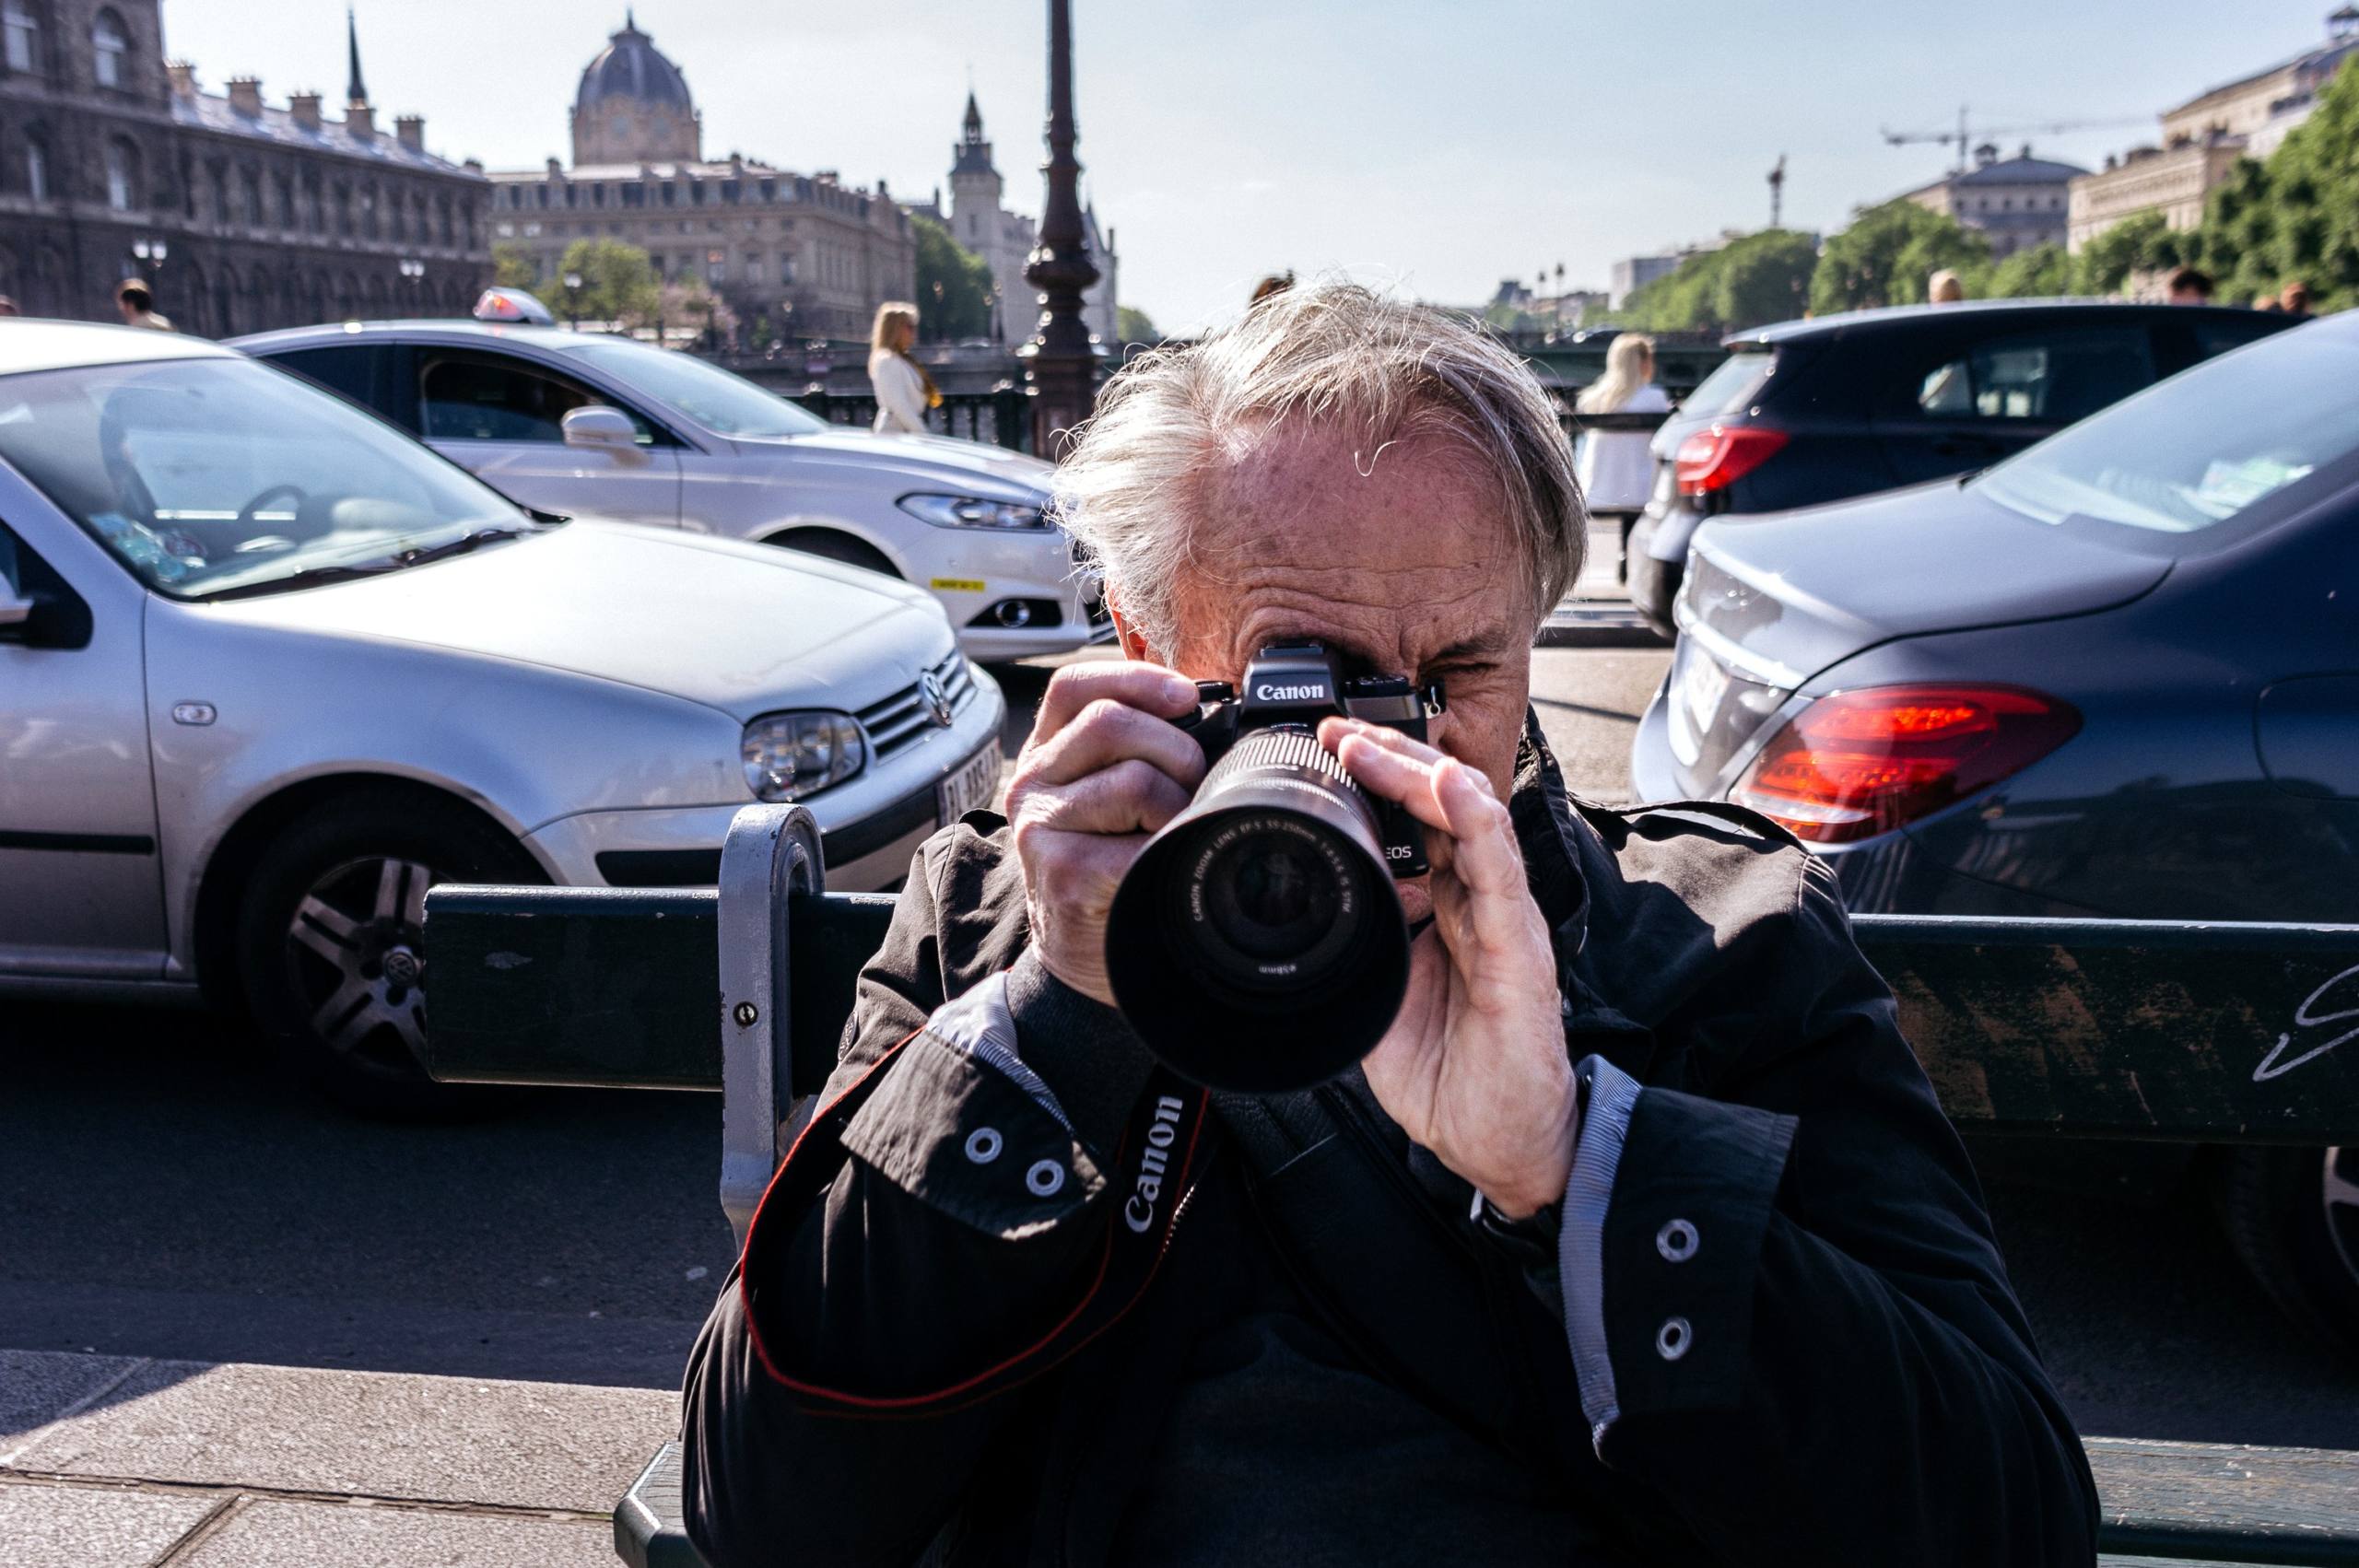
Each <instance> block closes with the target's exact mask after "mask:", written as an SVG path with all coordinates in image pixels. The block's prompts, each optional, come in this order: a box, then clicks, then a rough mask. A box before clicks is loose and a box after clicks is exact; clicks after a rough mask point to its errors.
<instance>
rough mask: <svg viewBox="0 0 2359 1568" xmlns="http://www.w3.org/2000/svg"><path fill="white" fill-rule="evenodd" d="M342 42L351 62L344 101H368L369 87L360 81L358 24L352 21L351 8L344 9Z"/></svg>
mask: <svg viewBox="0 0 2359 1568" xmlns="http://www.w3.org/2000/svg"><path fill="white" fill-rule="evenodd" d="M344 41H345V48H346V52H347V53H349V55H350V56H351V61H352V79H351V80H350V81H348V82H346V84H345V87H344V101H345V102H346V103H347V104H354V103H366V102H368V101H369V86H368V84H367V83H365V82H363V81H362V80H361V79H360V24H359V23H358V22H357V21H355V20H354V19H353V16H352V7H351V6H346V7H345V8H344Z"/></svg>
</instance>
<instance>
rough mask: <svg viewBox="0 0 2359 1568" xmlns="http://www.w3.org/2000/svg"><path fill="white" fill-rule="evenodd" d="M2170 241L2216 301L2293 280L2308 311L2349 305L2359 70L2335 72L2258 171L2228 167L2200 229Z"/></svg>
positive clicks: (2357, 179)
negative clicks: (2209, 285) (2205, 276)
mask: <svg viewBox="0 0 2359 1568" xmlns="http://www.w3.org/2000/svg"><path fill="white" fill-rule="evenodd" d="M2180 238H2181V239H2182V240H2191V241H2192V244H2191V246H2190V247H2189V250H2190V254H2189V255H2188V256H2187V257H2186V258H2185V259H2187V260H2190V261H2193V262H2194V263H2196V264H2198V265H2200V266H2202V267H2205V268H2207V269H2208V270H2210V271H2211V272H2212V274H2213V275H2214V276H2215V277H2216V278H2217V279H2218V281H2219V284H2220V292H2221V297H2222V298H2226V299H2231V300H2250V299H2254V298H2259V297H2261V296H2273V295H2275V294H2276V293H2278V291H2279V290H2281V289H2282V288H2283V287H2284V286H2285V285H2286V284H2288V283H2292V282H2294V281H2296V280H2298V281H2300V282H2302V283H2304V284H2306V285H2307V286H2308V287H2309V290H2310V300H2311V308H2312V309H2313V310H2347V309H2349V308H2350V307H2352V306H2353V305H2359V70H2342V71H2338V72H2336V73H2335V76H2334V79H2333V81H2331V82H2330V83H2329V84H2328V85H2327V87H2326V89H2325V90H2324V91H2323V92H2321V93H2320V94H2319V95H2318V107H2317V109H2315V110H2313V111H2311V114H2310V117H2309V118H2308V119H2307V120H2306V121H2304V122H2303V123H2301V124H2300V125H2297V126H2295V127H2294V131H2293V133H2292V134H2291V135H2288V136H2287V137H2286V138H2285V140H2284V141H2283V143H2281V144H2280V145H2279V146H2278V148H2277V150H2276V151H2275V152H2273V153H2271V155H2270V157H2269V160H2268V161H2267V162H2266V163H2257V162H2254V161H2253V160H2251V159H2249V158H2248V159H2246V160H2244V161H2242V162H2240V163H2238V164H2237V165H2236V168H2235V170H2233V171H2232V172H2231V174H2230V175H2229V177H2228V179H2226V180H2225V181H2222V182H2221V184H2220V185H2219V187H2218V188H2217V189H2215V190H2213V191H2212V194H2211V197H2210V199H2209V200H2208V201H2207V202H2206V204H2205V205H2204V211H2203V225H2202V227H2201V228H2200V229H2198V230H2197V231H2196V232H2195V233H2194V234H2193V235H2191V236H2181V237H2180Z"/></svg>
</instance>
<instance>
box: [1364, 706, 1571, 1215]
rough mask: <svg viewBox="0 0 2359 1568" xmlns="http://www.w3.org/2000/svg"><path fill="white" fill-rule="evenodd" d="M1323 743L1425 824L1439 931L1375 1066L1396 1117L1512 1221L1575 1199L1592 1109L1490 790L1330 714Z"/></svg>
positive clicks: (1518, 858)
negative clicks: (1583, 1107) (1570, 1191)
mask: <svg viewBox="0 0 2359 1568" xmlns="http://www.w3.org/2000/svg"><path fill="white" fill-rule="evenodd" d="M1319 738H1320V742H1321V743H1324V744H1325V745H1326V746H1327V747H1328V748H1329V749H1330V750H1332V751H1333V752H1334V754H1335V757H1336V760H1337V761H1339V762H1341V763H1342V764H1343V765H1344V771H1345V772H1347V773H1349V774H1350V775H1351V776H1352V777H1353V778H1355V779H1356V780H1357V781H1358V782H1359V784H1360V785H1361V787H1362V788H1364V789H1366V790H1367V792H1368V793H1369V794H1371V795H1377V796H1381V797H1382V798H1383V799H1385V800H1388V801H1393V802H1398V803H1399V804H1401V805H1402V806H1403V807H1405V808H1406V809H1407V810H1408V812H1409V814H1410V815H1412V816H1414V817H1415V818H1416V819H1417V820H1418V821H1419V822H1421V823H1423V824H1424V825H1425V826H1426V858H1427V859H1428V860H1430V861H1431V862H1432V864H1433V881H1432V888H1433V905H1434V923H1433V926H1432V928H1431V929H1429V930H1426V931H1425V932H1424V933H1423V934H1421V935H1420V936H1419V937H1418V938H1417V941H1416V942H1415V943H1414V945H1413V946H1412V947H1411V948H1410V950H1409V994H1408V996H1407V998H1406V999H1405V1000H1403V1001H1402V1004H1401V1015H1400V1017H1398V1018H1397V1019H1395V1020H1394V1021H1393V1024H1392V1027H1391V1030H1390V1031H1388V1032H1387V1033H1386V1035H1385V1036H1384V1038H1383V1039H1382V1040H1381V1041H1379V1043H1378V1045H1377V1047H1376V1049H1375V1050H1374V1051H1372V1052H1371V1053H1369V1055H1368V1058H1367V1061H1366V1062H1365V1063H1363V1064H1362V1070H1363V1071H1366V1072H1367V1082H1368V1086H1369V1087H1370V1088H1371V1089H1373V1090H1375V1091H1376V1097H1377V1100H1378V1101H1379V1103H1380V1104H1381V1105H1382V1106H1384V1109H1385V1112H1386V1114H1387V1115H1389V1116H1391V1117H1392V1119H1393V1120H1394V1121H1397V1122H1399V1123H1400V1124H1401V1126H1402V1129H1403V1130H1404V1131H1406V1132H1407V1133H1408V1134H1409V1136H1410V1137H1411V1138H1412V1139H1414V1140H1415V1141H1417V1142H1418V1143H1420V1144H1423V1145H1424V1146H1425V1147H1426V1148H1427V1149H1429V1150H1431V1151H1432V1152H1433V1153H1434V1155H1435V1156H1436V1157H1437V1158H1438V1159H1439V1160H1440V1161H1441V1163H1442V1164H1445V1165H1448V1166H1449V1168H1450V1169H1451V1170H1453V1171H1456V1172H1457V1173H1458V1174H1459V1175H1460V1176H1463V1177H1465V1178H1466V1179H1467V1180H1468V1181H1470V1182H1472V1183H1473V1185H1474V1187H1475V1188H1476V1189H1477V1190H1479V1191H1480V1192H1481V1193H1482V1194H1483V1196H1484V1197H1485V1198H1487V1199H1490V1200H1491V1202H1492V1204H1493V1206H1495V1207H1496V1208H1497V1209H1498V1210H1499V1211H1501V1212H1503V1213H1505V1214H1507V1215H1508V1217H1510V1218H1514V1219H1520V1218H1522V1217H1524V1216H1526V1215H1528V1214H1531V1213H1532V1211H1535V1210H1538V1209H1541V1208H1544V1207H1545V1206H1547V1205H1548V1204H1551V1203H1555V1202H1556V1201H1558V1200H1559V1199H1562V1198H1563V1197H1564V1193H1565V1180H1566V1177H1567V1175H1568V1174H1569V1172H1570V1171H1571V1169H1572V1160H1573V1139H1574V1134H1575V1132H1576V1130H1577V1129H1578V1127H1579V1112H1578V1109H1577V1105H1578V1102H1577V1098H1576V1094H1575V1089H1574V1082H1573V1067H1572V1063H1571V1061H1570V1060H1568V1059H1567V1057H1566V1054H1565V1027H1564V1020H1563V1012H1562V1007H1561V1003H1560V1002H1559V1001H1558V1000H1557V992H1556V958H1555V950H1554V948H1553V947H1552V946H1551V945H1550V942H1549V939H1548V923H1547V921H1546V920H1545V919H1543V917H1542V915H1541V913H1540V907H1539V906H1538V905H1537V904H1535V903H1533V902H1532V891H1531V889H1530V887H1529V886H1527V885H1526V883H1525V881H1524V870H1523V851H1522V849H1521V848H1520V847H1519V846H1518V845H1517V843H1516V837H1515V826H1514V824H1513V823H1512V821H1511V820H1510V819H1509V817H1508V808H1507V806H1506V804H1505V803H1504V802H1501V801H1500V799H1499V798H1498V794H1497V792H1496V790H1493V789H1492V787H1491V783H1490V780H1489V779H1487V778H1485V777H1484V776H1483V775H1482V774H1481V773H1479V772H1477V771H1475V770H1474V769H1473V768H1471V767H1469V766H1466V765H1465V764H1464V763H1462V762H1460V761H1459V760H1458V759H1457V758H1455V757H1452V756H1449V755H1446V754H1444V753H1442V752H1440V751H1438V750H1437V749H1436V748H1434V747H1432V746H1429V745H1426V744H1424V743H1421V742H1418V741H1413V740H1411V739H1409V738H1408V737H1407V736H1405V735H1403V734H1401V733H1400V732H1399V731H1394V730H1388V729H1385V728H1383V727H1381V726H1379V725H1374V724H1365V723H1361V722H1360V721H1358V720H1350V719H1330V720H1326V721H1325V722H1324V723H1322V724H1321V725H1320V727H1319Z"/></svg>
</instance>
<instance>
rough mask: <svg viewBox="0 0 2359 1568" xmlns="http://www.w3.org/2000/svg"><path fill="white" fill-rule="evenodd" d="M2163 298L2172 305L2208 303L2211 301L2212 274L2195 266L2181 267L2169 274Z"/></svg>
mask: <svg viewBox="0 0 2359 1568" xmlns="http://www.w3.org/2000/svg"><path fill="white" fill-rule="evenodd" d="M2164 298H2165V299H2168V300H2169V301H2170V302H2171V303H2172V304H2174V305H2209V304H2210V303H2212V275H2211V274H2210V273H2207V272H2202V271H2201V270H2199V269H2197V268H2195V267H2181V268H2179V269H2178V270H2177V272H2175V273H2173V274H2171V280H2170V283H2169V284H2168V285H2167V292H2166V293H2165V295H2164Z"/></svg>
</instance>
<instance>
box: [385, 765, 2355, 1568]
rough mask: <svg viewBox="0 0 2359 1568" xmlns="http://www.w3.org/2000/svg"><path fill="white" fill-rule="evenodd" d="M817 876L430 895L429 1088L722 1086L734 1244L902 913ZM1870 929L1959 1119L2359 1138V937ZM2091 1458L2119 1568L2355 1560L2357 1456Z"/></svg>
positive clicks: (2294, 930)
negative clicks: (2356, 1016)
mask: <svg viewBox="0 0 2359 1568" xmlns="http://www.w3.org/2000/svg"><path fill="white" fill-rule="evenodd" d="M821 866H822V860H821V859H820V854H819V844H818V836H817V832H816V828H815V826H814V825H813V824H812V821H811V818H810V815H809V813H806V812H804V811H803V810H802V809H801V808H799V807H793V806H758V807H749V808H748V809H746V810H745V811H744V812H742V813H739V814H738V817H737V819H736V821H735V822H734V824H733V825H732V826H731V829H730V832H729V837H728V840H727V843H726V844H725V846H724V847H723V848H722V869H721V883H720V886H719V887H718V888H714V889H645V890H640V889H604V888H487V887H464V886H443V887H438V888H436V889H434V890H433V891H432V892H431V893H429V894H428V898H427V922H426V940H427V951H428V964H429V965H430V969H431V972H432V974H433V977H434V989H433V997H434V1002H433V1006H434V1024H433V1029H432V1031H431V1038H430V1041H429V1051H430V1054H431V1067H432V1071H433V1072H434V1075H435V1076H436V1077H437V1078H438V1079H440V1080H443V1081H444V1082H475V1083H510V1084H572V1085H594V1086H604V1087H638V1088H655V1089H702V1090H720V1091H721V1092H722V1177H721V1201H722V1210H723V1211H724V1212H726V1213H727V1214H728V1216H729V1219H730V1222H731V1223H732V1224H733V1225H734V1227H735V1229H736V1231H737V1234H738V1235H739V1236H740V1237H742V1236H743V1235H744V1234H745V1226H746V1224H747V1223H748V1222H749V1221H750V1220H751V1218H752V1213H753V1206H754V1204H755V1202H756V1201H757V1200H758V1199H759V1198H760V1196H761V1193H762V1190H763V1188H765V1187H766V1186H767V1185H768V1184H769V1177H770V1175H771V1173H772V1171H773V1170H775V1168H776V1167H777V1164H778V1162H779V1161H780V1159H781V1158H782V1157H783V1155H784V1153H785V1150H786V1148H787V1147H788V1145H789V1143H790V1142H791V1141H792V1134H793V1132H794V1131H795V1130H796V1117H795V1112H796V1108H797V1106H798V1104H799V1103H800V1102H802V1101H804V1099H806V1098H807V1096H809V1095H810V1094H813V1093H814V1092H816V1090H817V1089H818V1087H819V1086H820V1085H821V1084H822V1083H823V1082H825V1080H826V1078H827V1074H828V1072H829V1071H832V1070H833V1068H834V1066H835V1051H836V1042H837V1039H838V1037H839V1035H840V1034H841V1032H842V1025H843V1021H844V1019H845V1018H846V1016H847V1015H848V1014H849V1012H850V1010H851V998H852V988H853V982H854V979H855V977H857V974H858V972H859V969H860V966H861V965H862V964H863V963H864V962H865V961H866V959H867V957H868V955H869V954H872V953H874V951H875V949H876V947H877V945H878V942H880V941H881V939H882V937H883V935H884V931H885V928H886V923H887V922H888V921H889V920H890V919H891V918H892V910H893V900H892V898H891V897H890V896H889V895H840V894H829V893H827V892H825V891H824V879H823V874H822V872H821ZM1855 926H1856V929H1857V930H1858V933H1859V938H1860V943H1861V945H1862V947H1863V948H1864V949H1865V950H1866V951H1867V952H1868V954H1869V955H1870V956H1871V957H1872V959H1873V960H1874V962H1875V963H1876V965H1877V967H1878V968H1879V969H1880V970H1881V971H1882V972H1883V973H1884V977H1885V978H1886V979H1887V980H1888V981H1889V982H1890V983H1891V985H1892V987H1893V989H1894V993H1895V997H1896V998H1897V999H1898V1001H1899V1007H1900V1013H1901V1022H1902V1024H1903V1026H1904V1028H1905V1029H1906V1030H1907V1034H1908V1037H1909V1039H1910V1041H1911V1043H1912V1044H1913V1045H1914V1046H1915V1047H1916V1049H1917V1051H1918V1054H1919V1057H1920V1059H1922V1060H1923V1062H1924V1064H1925V1068H1926V1071H1927V1073H1928V1075H1929V1077H1931V1080H1932V1082H1933V1085H1934V1087H1935V1089H1936V1091H1937V1092H1938V1093H1939V1094H1940V1095H1941V1097H1942V1105H1943V1106H1944V1107H1945V1108H1946V1109H1947V1110H1948V1112H1949V1114H1950V1116H1951V1117H1952V1118H1953V1119H1954V1120H1955V1121H1956V1122H1957V1123H1958V1124H1959V1125H1960V1126H1962V1127H1966V1128H1974V1129H1991V1130H2001V1131H2013V1132H2025V1131H2033V1130H2039V1131H2045V1132H2050V1133H2054V1134H2057V1135H2060V1136H2078V1137H2112V1138H2129V1139H2143V1140H2152V1141H2177V1142H2202V1143H2229V1144H2265V1143H2278V1144H2288V1145H2295V1146H2310V1147H2315V1146H2325V1145H2338V1144H2359V1042H2354V1044H2353V1049H2352V1050H2350V1051H2348V1052H2341V1051H2337V1050H2335V1049H2334V1048H2333V1047H2332V1043H2331V1042H2333V1041H2334V1040H2335V1039H2336V1037H2337V1026H2336V1024H2334V1022H2333V1019H2334V1017H2335V1016H2336V1015H2338V1014H2340V1013H2341V1006H2342V1005H2344V1004H2336V1003H2334V1002H2332V1001H2321V1000H2320V998H2321V997H2324V996H2326V995H2327V993H2328V992H2329V991H2330V989H2332V988H2334V987H2336V986H2337V985H2338V983H2341V984H2349V983H2350V982H2351V980H2352V979H2353V977H2359V927H2347V926H2345V927H2336V926H2294V925H2205V924H2198V923H2182V922H2168V921H2126V920H2010V919H1956V918H1944V917H1901V916H1862V917H1860V918H1858V919H1856V921H1855ZM716 978H717V979H718V985H717V986H716V984H715V981H716ZM2336 994H2337V995H2339V994H2340V992H2339V991H2338V992H2336ZM2088 1449H2089V1457H2090V1462H2091V1464H2092V1466H2093V1467H2094V1468H2095V1473H2096V1478H2097V1485H2098V1492H2099V1495H2100V1497H2101V1498H2102V1500H2103V1503H2104V1508H2105V1522H2104V1527H2103V1532H2102V1535H2101V1537H2100V1539H2101V1544H2102V1548H2103V1550H2105V1551H2106V1552H2107V1554H2108V1556H2107V1558H2106V1561H2107V1562H2120V1563H2122V1564H2125V1565H2127V1564H2129V1563H2132V1562H2155V1563H2162V1562H2169V1563H2185V1562H2225V1563H2247V1564H2291V1563H2359V1483H2354V1478H2355V1477H2359V1455H2351V1454H2338V1453H2330V1452H2325V1451H2319V1450H2310V1449H2289V1448H2248V1447H2236V1446H2228V1445H2196V1444H2179V1443H2161V1442H2147V1441H2137V1440H2129V1439H2116V1438H2091V1439H2089V1440H2088ZM679 1480H680V1478H679V1455H678V1452H677V1447H676V1445H667V1446H666V1448H665V1449H664V1450H663V1451H662V1452H660V1453H658V1454H657V1455H656V1456H655V1457H654V1458H653V1460H652V1461H651V1463H650V1464H649V1466H648V1467H647V1469H646V1471H645V1472H644V1473H643V1474H642V1475H641V1476H640V1479H639V1480H638V1481H637V1482H636V1483H635V1484H634V1485H633V1486H632V1487H631V1489H630V1492H628V1495H627V1496H626V1497H625V1498H624V1499H623V1500H622V1502H621V1504H619V1505H618V1506H617V1508H616V1515H615V1534H616V1550H617V1551H618V1552H619V1553H620V1555H621V1556H622V1558H623V1559H624V1560H625V1561H626V1562H630V1563H632V1564H635V1565H642V1568H700V1565H701V1561H702V1560H701V1559H700V1557H699V1556H698V1554H697V1552H696V1550H695V1549H694V1548H693V1547H692V1546H690V1545H689V1544H688V1542H687V1538H686V1536H685V1535H684V1534H682V1533H681V1529H680V1522H679V1521H680V1503H679Z"/></svg>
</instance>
